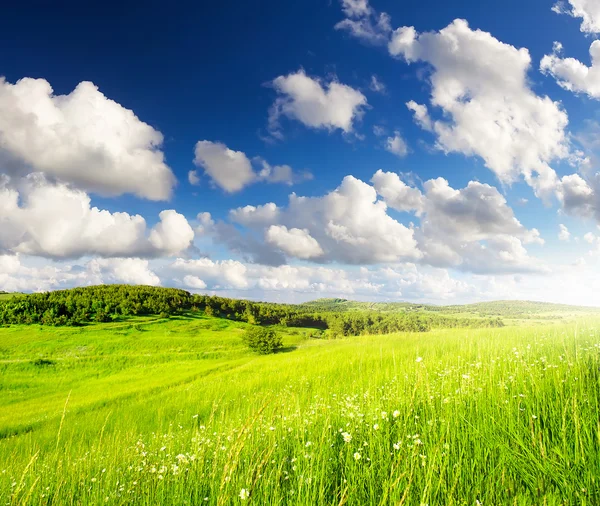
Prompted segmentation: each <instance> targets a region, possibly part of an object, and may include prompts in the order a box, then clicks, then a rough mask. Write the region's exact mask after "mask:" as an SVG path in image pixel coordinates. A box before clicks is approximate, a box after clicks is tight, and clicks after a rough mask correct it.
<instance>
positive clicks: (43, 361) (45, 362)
mask: <svg viewBox="0 0 600 506" xmlns="http://www.w3.org/2000/svg"><path fill="white" fill-rule="evenodd" d="M31 363H32V364H33V365H35V366H36V367H46V366H49V365H54V361H53V360H49V359H47V358H36V359H35V360H33V361H32V362H31Z"/></svg>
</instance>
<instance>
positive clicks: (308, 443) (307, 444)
mask: <svg viewBox="0 0 600 506" xmlns="http://www.w3.org/2000/svg"><path fill="white" fill-rule="evenodd" d="M311 445H312V443H311V442H310V441H307V442H306V444H305V445H304V446H306V447H307V448H308V447H309V446H311Z"/></svg>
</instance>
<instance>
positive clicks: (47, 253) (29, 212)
mask: <svg viewBox="0 0 600 506" xmlns="http://www.w3.org/2000/svg"><path fill="white" fill-rule="evenodd" d="M159 217H160V221H159V222H158V224H157V225H156V226H155V227H154V228H152V229H151V230H148V229H147V226H146V220H145V219H144V218H143V217H142V216H140V215H130V214H128V213H123V212H116V213H111V212H109V211H106V210H101V209H98V208H97V207H95V206H92V204H91V199H90V197H89V195H87V194H86V193H85V192H83V191H82V190H77V189H73V188H70V187H69V186H67V185H66V184H65V183H50V182H48V181H47V180H46V178H45V177H44V176H42V175H41V174H33V175H30V176H27V177H26V178H23V179H18V180H16V181H12V180H11V179H9V178H7V177H5V178H4V179H3V180H2V181H0V252H2V251H3V252H10V253H23V254H27V255H35V256H42V257H48V258H78V257H82V256H86V255H98V256H101V257H120V256H147V257H155V256H163V255H175V254H180V253H182V252H183V251H184V250H185V249H187V248H188V247H189V246H191V244H192V241H193V238H194V232H193V230H192V228H191V226H190V225H189V223H188V222H187V220H186V219H185V218H184V217H183V216H182V215H181V214H179V213H177V212H176V211H174V210H165V211H163V212H161V213H160V216H159Z"/></svg>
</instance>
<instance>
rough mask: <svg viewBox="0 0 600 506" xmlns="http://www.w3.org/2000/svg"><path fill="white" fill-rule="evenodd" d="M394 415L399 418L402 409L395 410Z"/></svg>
mask: <svg viewBox="0 0 600 506" xmlns="http://www.w3.org/2000/svg"><path fill="white" fill-rule="evenodd" d="M392 416H393V417H394V418H398V417H399V416H400V411H398V410H396V411H394V412H393V413H392Z"/></svg>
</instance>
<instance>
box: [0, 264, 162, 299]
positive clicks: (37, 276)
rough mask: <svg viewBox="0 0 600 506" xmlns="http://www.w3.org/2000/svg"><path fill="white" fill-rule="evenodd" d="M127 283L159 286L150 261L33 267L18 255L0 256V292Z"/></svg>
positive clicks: (39, 290) (37, 290)
mask: <svg viewBox="0 0 600 506" xmlns="http://www.w3.org/2000/svg"><path fill="white" fill-rule="evenodd" d="M110 283H129V284H143V285H158V284H159V283H160V279H159V277H158V276H157V275H156V274H155V272H154V271H153V270H152V269H151V267H150V264H149V261H148V260H145V259H140V258H96V259H92V260H89V261H87V262H85V263H84V264H82V265H77V264H66V263H54V264H50V263H46V264H44V265H43V266H41V267H40V266H38V265H35V264H33V263H32V262H31V260H30V259H29V260H28V259H27V258H25V257H23V256H20V255H0V290H5V291H8V292H41V291H47V290H54V289H59V288H70V287H74V286H86V285H98V284H110Z"/></svg>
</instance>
